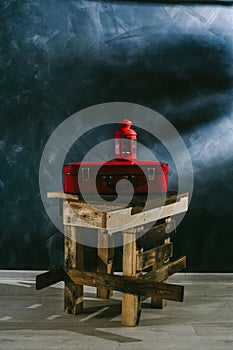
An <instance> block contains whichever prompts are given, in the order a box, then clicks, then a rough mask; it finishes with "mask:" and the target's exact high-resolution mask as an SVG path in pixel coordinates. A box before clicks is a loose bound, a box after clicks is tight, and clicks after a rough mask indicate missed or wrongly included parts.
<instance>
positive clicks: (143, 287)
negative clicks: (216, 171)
mask: <svg viewBox="0 0 233 350" xmlns="http://www.w3.org/2000/svg"><path fill="white" fill-rule="evenodd" d="M48 197H49V198H59V200H60V201H61V205H62V206H61V208H62V215H63V224H64V266H63V267H60V268H58V269H55V270H52V271H48V272H46V273H43V274H40V275H38V276H37V278H36V288H37V289H42V288H45V287H48V286H50V285H52V284H54V283H57V282H59V281H64V282H65V292H64V304H65V312H66V313H69V314H74V315H76V314H79V313H81V312H82V311H83V302H84V296H83V286H84V285H88V286H94V287H96V288H97V296H98V297H100V298H110V297H111V295H112V292H113V290H117V291H121V292H122V325H124V326H136V325H137V324H138V322H139V319H140V313H141V299H142V296H147V297H151V307H154V308H164V307H165V306H166V303H167V300H174V301H180V302H182V301H183V296H184V287H183V286H180V285H174V284H169V283H168V277H169V276H171V275H172V274H174V273H176V272H177V271H180V270H181V269H184V268H185V267H186V257H185V256H182V257H180V258H179V259H177V260H175V261H170V258H171V257H172V255H173V244H172V243H171V242H170V236H171V234H173V233H174V232H175V220H174V216H175V215H177V214H179V213H182V212H185V211H187V208H188V194H187V193H184V194H182V195H179V196H177V195H176V194H174V193H169V194H168V195H167V197H166V200H165V203H164V201H163V203H161V199H160V197H159V196H157V197H156V198H155V199H154V200H153V201H151V203H150V206H149V208H148V209H147V210H144V211H143V208H144V205H145V198H143V196H139V197H135V198H133V200H132V202H131V203H130V205H129V206H128V207H126V208H123V209H122V208H120V207H118V206H115V205H111V202H108V203H107V204H106V205H105V207H104V208H103V206H101V205H100V206H99V207H98V203H94V202H93V203H92V202H91V199H90V201H88V203H86V202H85V201H84V200H83V199H81V198H79V197H78V196H76V195H69V194H65V193H63V192H50V193H48ZM106 208H107V209H106ZM155 218H159V219H158V220H157V221H156V222H155ZM148 226H149V227H148ZM85 227H89V228H90V227H91V228H92V230H93V234H96V235H97V237H96V239H97V242H98V244H97V256H98V260H97V266H96V270H97V271H87V270H86V269H85V266H84V255H85V254H86V253H87V252H85V246H84V244H82V243H83V242H84V238H85V237H84V235H85ZM119 227H120V229H119ZM119 234H120V235H122V236H121V237H122V245H123V254H122V257H121V259H120V260H121V266H122V271H123V276H120V275H114V238H115V237H116V236H115V235H119ZM118 261H119V259H118Z"/></svg>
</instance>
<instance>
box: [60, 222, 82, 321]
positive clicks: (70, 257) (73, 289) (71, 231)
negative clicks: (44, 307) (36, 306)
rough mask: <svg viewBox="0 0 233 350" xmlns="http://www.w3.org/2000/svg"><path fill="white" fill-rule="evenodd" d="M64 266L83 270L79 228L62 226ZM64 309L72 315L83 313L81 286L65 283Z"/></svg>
mask: <svg viewBox="0 0 233 350" xmlns="http://www.w3.org/2000/svg"><path fill="white" fill-rule="evenodd" d="M64 233H65V236H64V266H65V267H66V268H79V269H80V270H82V269H83V268H84V255H83V249H84V248H83V245H82V244H81V242H82V241H83V232H82V229H81V228H77V227H73V226H64ZM64 309H65V312H66V313H68V314H72V315H77V314H80V313H81V312H82V311H83V285H74V284H73V283H72V282H69V281H67V282H66V283H65V288H64Z"/></svg>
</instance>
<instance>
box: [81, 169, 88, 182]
mask: <svg viewBox="0 0 233 350" xmlns="http://www.w3.org/2000/svg"><path fill="white" fill-rule="evenodd" d="M82 177H83V181H88V180H89V178H90V169H89V168H82Z"/></svg>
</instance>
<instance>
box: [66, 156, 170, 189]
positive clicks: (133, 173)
mask: <svg viewBox="0 0 233 350" xmlns="http://www.w3.org/2000/svg"><path fill="white" fill-rule="evenodd" d="M100 166H101V163H100V162H83V163H81V162H80V163H79V162H76V163H69V164H65V165H64V192H67V193H75V194H80V192H84V193H95V192H96V189H97V191H98V193H99V194H115V193H116V184H117V182H118V181H119V180H122V179H127V180H128V181H130V182H131V183H132V185H133V187H134V193H135V194H144V193H147V192H148V191H150V193H158V192H167V189H168V165H167V164H166V163H162V162H154V161H149V160H141V161H139V160H138V161H135V162H132V161H127V160H122V161H117V160H113V161H109V162H106V163H104V165H102V166H101V167H100ZM98 169H99V171H98ZM80 188H81V191H80ZM129 190H130V187H129V183H128V182H125V187H124V186H123V187H122V188H121V192H122V193H127V192H129Z"/></svg>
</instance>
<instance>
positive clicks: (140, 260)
mask: <svg viewBox="0 0 233 350" xmlns="http://www.w3.org/2000/svg"><path fill="white" fill-rule="evenodd" d="M172 254H173V244H172V243H167V244H163V245H160V246H158V247H155V248H152V249H150V250H147V251H145V252H142V253H139V254H138V255H137V270H138V271H141V270H143V269H146V268H147V267H149V266H151V265H154V264H156V263H159V262H163V261H165V260H167V259H168V258H170V257H171V256H172Z"/></svg>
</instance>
